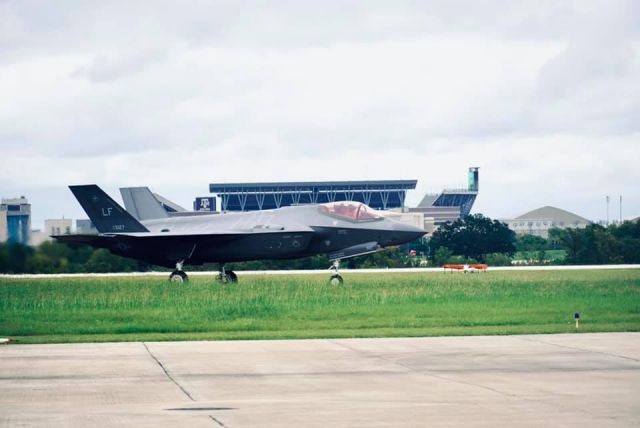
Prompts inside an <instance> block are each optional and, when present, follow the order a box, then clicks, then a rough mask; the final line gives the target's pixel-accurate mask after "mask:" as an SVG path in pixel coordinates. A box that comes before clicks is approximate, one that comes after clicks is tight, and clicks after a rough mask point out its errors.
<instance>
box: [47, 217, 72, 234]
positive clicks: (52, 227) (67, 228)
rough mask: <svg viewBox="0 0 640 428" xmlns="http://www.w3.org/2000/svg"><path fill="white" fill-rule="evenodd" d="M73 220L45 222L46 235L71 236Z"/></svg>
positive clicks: (58, 219) (50, 220) (63, 219)
mask: <svg viewBox="0 0 640 428" xmlns="http://www.w3.org/2000/svg"><path fill="white" fill-rule="evenodd" d="M72 224H73V222H72V220H71V219H70V218H56V219H49V220H45V221H44V231H43V232H44V233H45V234H46V235H47V236H51V235H69V234H71V227H72Z"/></svg>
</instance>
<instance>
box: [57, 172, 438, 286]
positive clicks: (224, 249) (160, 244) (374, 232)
mask: <svg viewBox="0 0 640 428" xmlns="http://www.w3.org/2000/svg"><path fill="white" fill-rule="evenodd" d="M69 188H70V189H71V192H73V194H74V196H75V197H76V199H77V200H78V202H80V205H82V208H83V209H84V210H85V212H86V213H87V215H88V216H89V218H90V219H91V221H92V222H93V224H94V225H95V227H96V228H97V229H98V232H99V233H98V234H97V235H95V234H94V235H58V236H53V238H55V239H57V240H58V241H61V242H67V243H81V244H88V245H91V246H93V247H98V248H106V249H108V250H109V251H111V252H112V253H114V254H117V255H120V256H124V257H130V258H133V259H136V260H142V261H145V262H148V263H152V264H155V265H160V266H165V267H168V268H174V267H175V270H174V271H173V272H172V273H171V275H170V276H169V279H170V280H171V281H177V282H182V281H186V280H187V279H188V277H187V274H186V273H185V272H184V271H183V270H182V269H183V266H184V265H185V264H190V265H201V264H203V263H218V264H219V266H220V273H219V275H218V279H219V280H221V281H223V282H236V281H237V276H236V274H235V273H234V272H233V271H226V270H225V269H224V265H225V263H229V262H239V261H248V260H275V259H295V258H301V257H307V256H312V255H316V254H328V255H329V260H331V261H332V267H331V268H330V269H331V270H332V273H331V278H330V281H331V282H332V283H334V284H341V283H342V282H343V280H342V277H341V276H340V273H339V272H338V268H339V264H340V260H344V259H347V258H350V257H355V256H360V255H364V254H369V253H374V252H376V251H379V250H381V249H383V248H384V247H389V246H395V245H400V244H403V243H406V242H410V241H413V240H414V239H417V238H419V237H421V236H422V235H424V234H425V233H426V232H425V231H424V230H422V229H419V228H417V227H414V226H409V225H406V224H403V223H399V222H396V221H393V220H390V219H387V218H384V216H383V215H381V213H380V212H378V211H375V210H373V209H371V208H370V207H368V206H366V205H364V204H362V203H360V202H354V201H344V202H333V203H328V204H318V205H300V206H290V207H283V208H279V209H274V210H264V211H251V212H234V213H222V214H216V215H207V216H186V217H166V216H162V215H161V217H163V218H155V219H151V220H144V221H138V220H136V219H135V218H134V217H133V216H132V215H131V214H129V213H128V212H127V211H126V210H125V209H124V208H122V207H121V206H120V205H118V203H116V202H115V201H114V200H113V199H111V198H110V197H109V195H107V194H106V193H105V192H103V191H102V189H100V188H99V187H98V186H96V185H95V184H89V185H82V186H69ZM157 213H160V211H157ZM154 217H157V216H154Z"/></svg>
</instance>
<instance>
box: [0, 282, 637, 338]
mask: <svg viewBox="0 0 640 428" xmlns="http://www.w3.org/2000/svg"><path fill="white" fill-rule="evenodd" d="M326 281H327V275H300V276H293V275H286V276H284V275H283V276H273V275H269V276H266V275H265V276H242V275H240V283H239V284H237V285H220V284H218V283H216V282H215V281H214V279H213V278H212V277H194V278H192V279H191V282H189V283H188V284H183V285H176V284H172V283H169V282H168V281H167V280H166V279H165V278H160V277H139V278H73V279H68V278H59V279H53V278H52V279H7V278H0V337H13V338H15V339H17V341H18V343H44V342H94V341H96V342H97V341H125V340H126V341H129V340H202V339H277V338H319V337H383V336H384V337H388V336H435V335H478V334H517V333H564V332H573V331H575V327H574V322H573V314H574V312H576V311H579V312H580V313H581V315H582V319H581V328H580V331H581V332H594V331H640V270H607V271H604V270H602V271H519V272H514V271H498V272H487V273H480V274H463V273H453V274H452V273H448V274H445V273H389V274H371V273H366V274H365V273H362V274H361V273H347V274H345V285H344V286H331V285H328V284H327V283H326Z"/></svg>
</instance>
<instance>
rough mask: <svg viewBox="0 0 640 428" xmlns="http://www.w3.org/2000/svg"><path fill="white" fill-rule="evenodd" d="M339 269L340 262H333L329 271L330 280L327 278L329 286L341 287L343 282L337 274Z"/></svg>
mask: <svg viewBox="0 0 640 428" xmlns="http://www.w3.org/2000/svg"><path fill="white" fill-rule="evenodd" d="M338 269H340V260H334V261H333V263H332V265H331V267H330V268H329V270H330V271H331V278H329V284H331V285H341V284H342V283H343V282H344V280H343V279H342V276H340V273H339V272H338Z"/></svg>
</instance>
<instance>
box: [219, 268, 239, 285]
mask: <svg viewBox="0 0 640 428" xmlns="http://www.w3.org/2000/svg"><path fill="white" fill-rule="evenodd" d="M216 281H219V282H222V283H223V284H235V283H237V282H238V275H236V273H235V272H234V271H232V270H228V271H226V272H225V277H224V279H222V274H220V273H219V274H218V275H216Z"/></svg>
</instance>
